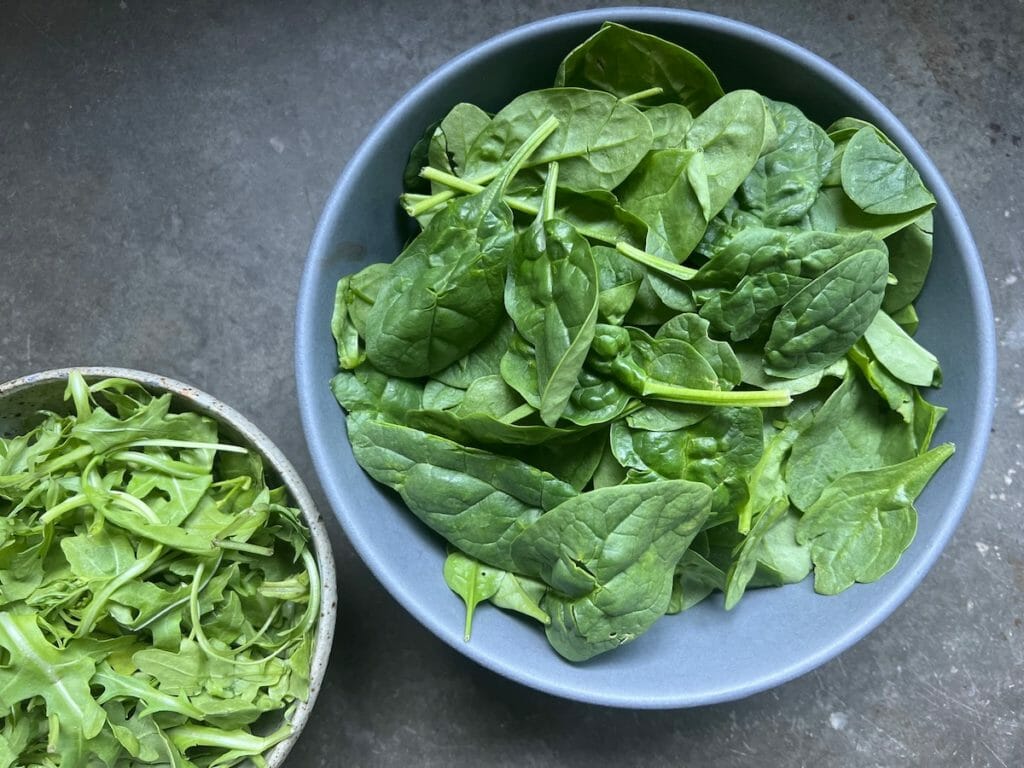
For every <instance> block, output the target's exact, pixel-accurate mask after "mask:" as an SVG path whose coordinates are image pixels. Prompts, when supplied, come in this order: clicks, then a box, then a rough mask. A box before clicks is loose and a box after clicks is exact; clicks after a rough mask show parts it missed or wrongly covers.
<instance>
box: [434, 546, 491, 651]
mask: <svg viewBox="0 0 1024 768" xmlns="http://www.w3.org/2000/svg"><path fill="white" fill-rule="evenodd" d="M504 576H505V572H504V571H500V570H496V569H494V568H491V567H490V566H488V565H485V564H483V563H481V562H480V561H479V560H474V559H473V558H471V557H466V555H464V554H462V553H461V552H459V551H457V550H456V551H454V552H449V553H448V557H447V558H445V561H444V580H445V583H446V584H447V585H448V586H449V587H450V588H451V590H452V592H454V593H455V594H457V595H458V596H459V597H461V598H462V602H464V603H465V604H466V628H465V632H464V634H463V640H465V641H466V642H469V638H470V636H471V635H472V634H473V612H474V611H475V610H476V607H477V605H479V604H480V603H481V602H483V601H484V600H490V599H491V598H492V597H494V596H495V595H496V594H497V593H498V589H499V587H500V586H501V582H502V580H503V578H504Z"/></svg>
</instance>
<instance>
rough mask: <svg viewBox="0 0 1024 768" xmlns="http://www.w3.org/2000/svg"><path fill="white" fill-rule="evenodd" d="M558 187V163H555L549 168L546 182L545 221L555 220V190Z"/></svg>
mask: <svg viewBox="0 0 1024 768" xmlns="http://www.w3.org/2000/svg"><path fill="white" fill-rule="evenodd" d="M557 187H558V163H557V162H553V163H551V164H550V165H549V166H548V177H547V179H545V180H544V202H543V204H542V209H541V210H543V211H544V213H543V214H542V216H543V219H544V221H551V219H553V218H555V190H556V188H557Z"/></svg>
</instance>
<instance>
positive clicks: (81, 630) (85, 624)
mask: <svg viewBox="0 0 1024 768" xmlns="http://www.w3.org/2000/svg"><path fill="white" fill-rule="evenodd" d="M163 551H164V548H163V545H162V544H154V545H153V549H152V551H150V552H149V554H147V555H146V556H145V557H140V558H139V559H138V560H136V561H135V565H133V566H132V567H131V568H129V569H128V570H126V571H122V572H121V573H120V574H118V575H117V576H116V577H114V578H113V579H111V580H110V581H108V582H107V583H106V584H105V585H104V586H103V588H102V589H100V590H99V591H98V592H96V593H94V595H93V598H92V600H91V601H90V602H89V605H88V606H87V607H86V609H85V612H84V613H83V614H82V621H81V622H80V623H79V625H78V629H77V630H75V637H83V636H85V635H87V634H89V633H90V632H91V631H92V629H93V627H94V626H96V622H97V621H98V620H99V614H100V611H102V610H103V609H104V608H105V607H106V605H107V601H109V600H110V597H111V595H113V594H114V593H115V592H116V591H117V590H119V589H120V588H121V587H122V586H123V585H125V584H127V583H128V582H129V581H132V580H133V579H136V578H138V577H140V576H141V575H142V574H144V573H145V572H146V571H147V570H149V567H150V566H151V565H153V563H155V562H156V561H157V559H158V558H159V557H160V555H161V554H162V553H163Z"/></svg>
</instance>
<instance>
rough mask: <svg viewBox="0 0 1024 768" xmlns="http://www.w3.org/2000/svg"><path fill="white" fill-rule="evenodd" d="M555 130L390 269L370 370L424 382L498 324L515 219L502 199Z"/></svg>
mask: <svg viewBox="0 0 1024 768" xmlns="http://www.w3.org/2000/svg"><path fill="white" fill-rule="evenodd" d="M556 126H557V122H556V121H555V120H554V119H553V118H550V119H548V120H546V121H544V122H541V123H540V125H539V127H537V128H536V130H533V132H532V133H530V134H529V136H528V137H527V139H526V140H525V142H523V143H522V144H520V145H519V146H518V149H517V150H516V151H515V152H514V153H513V154H512V155H511V157H510V158H509V159H508V161H507V162H505V163H504V164H503V165H502V167H501V169H500V172H499V173H498V175H497V176H496V178H495V179H494V180H493V181H492V182H491V183H490V184H489V185H488V186H487V187H486V188H485V189H484V191H482V192H479V193H476V194H474V195H469V196H467V197H465V198H461V199H459V200H457V201H453V202H452V203H449V204H448V206H447V207H446V208H445V209H444V211H442V212H441V213H439V214H438V215H437V216H435V217H434V218H433V219H432V220H431V222H430V224H429V225H428V226H427V228H426V229H425V230H424V231H423V232H421V233H420V234H419V235H418V236H417V237H416V238H415V239H414V240H413V241H412V242H411V243H410V244H409V245H408V246H407V247H406V249H405V250H404V251H402V253H401V254H400V255H399V256H398V258H397V259H396V260H395V262H394V264H392V265H391V268H390V270H389V271H388V274H387V277H386V279H385V280H384V282H383V284H382V285H381V287H380V290H379V292H378V294H377V297H376V300H375V301H374V303H373V307H372V308H371V309H370V311H369V313H368V314H367V326H366V329H365V337H364V338H365V342H366V356H367V358H368V359H369V360H370V361H371V362H372V363H373V365H374V367H375V368H377V369H378V370H380V371H382V372H384V373H387V374H390V375H393V376H405V377H414V376H426V375H429V374H431V373H434V372H436V371H440V370H441V369H443V368H445V367H447V366H448V365H450V364H451V363H453V362H454V361H455V360H457V359H459V358H460V357H462V356H464V355H465V354H466V353H467V352H469V351H470V350H471V349H473V347H475V346H476V345H477V344H479V343H480V342H481V341H483V340H484V339H485V338H487V337H488V336H489V335H490V334H491V333H493V332H494V330H495V328H497V326H498V325H499V324H500V322H501V319H502V313H501V294H502V291H503V289H504V278H505V269H506V264H507V261H508V257H509V254H510V252H511V250H512V247H513V243H514V239H515V235H514V233H513V229H512V212H511V210H509V208H508V206H507V205H506V204H505V203H504V201H503V200H502V199H501V198H502V195H503V194H504V191H505V189H506V187H507V186H508V183H509V181H511V179H512V176H513V175H514V174H515V173H516V171H518V170H519V168H520V166H521V165H522V163H523V162H524V161H525V160H526V158H527V157H529V156H530V155H531V154H532V153H533V152H534V151H535V150H536V149H537V147H538V146H539V145H540V144H541V143H543V142H544V140H545V139H546V138H547V137H548V136H549V135H550V133H551V131H552V130H554V129H555V127H556ZM467 319H469V320H471V321H472V322H468V323H467V322H466V320H467Z"/></svg>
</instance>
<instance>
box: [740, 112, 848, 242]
mask: <svg viewBox="0 0 1024 768" xmlns="http://www.w3.org/2000/svg"><path fill="white" fill-rule="evenodd" d="M765 103H766V104H767V106H768V113H769V115H770V118H771V120H772V122H773V123H774V126H775V134H776V144H775V146H774V148H773V149H772V150H771V151H770V152H767V153H765V154H763V155H762V156H761V157H760V158H759V159H758V160H757V163H756V164H755V165H754V168H753V170H752V171H751V172H750V175H749V176H747V177H746V178H745V179H744V180H743V183H742V184H741V185H740V188H739V190H737V197H738V198H739V199H740V201H741V204H742V205H743V207H744V208H745V209H746V210H748V211H750V212H752V213H753V214H755V215H756V216H757V217H758V218H759V219H761V220H762V221H763V222H764V223H765V224H767V225H769V226H773V227H775V226H780V225H787V224H796V223H797V222H799V221H800V219H802V218H803V217H804V216H805V215H806V214H807V212H808V211H809V210H810V208H811V206H812V205H813V204H814V201H815V200H816V199H817V197H818V189H819V188H820V187H821V184H822V181H823V180H824V179H825V176H826V174H827V173H828V170H829V168H830V166H831V164H832V154H833V145H832V140H831V139H830V138H829V137H828V135H827V134H826V133H825V131H824V130H823V129H822V128H821V127H820V126H818V125H816V124H815V123H812V122H811V121H810V120H808V119H807V118H806V117H804V115H803V113H802V112H801V111H800V110H799V109H797V108H796V107H794V106H793V105H791V104H786V103H784V102H780V101H773V100H771V99H765Z"/></svg>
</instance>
